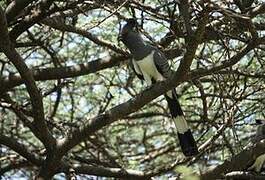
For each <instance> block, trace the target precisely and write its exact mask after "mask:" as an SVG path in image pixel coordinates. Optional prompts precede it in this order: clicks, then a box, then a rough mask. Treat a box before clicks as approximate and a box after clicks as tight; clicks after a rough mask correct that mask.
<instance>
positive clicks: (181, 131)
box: [165, 90, 199, 156]
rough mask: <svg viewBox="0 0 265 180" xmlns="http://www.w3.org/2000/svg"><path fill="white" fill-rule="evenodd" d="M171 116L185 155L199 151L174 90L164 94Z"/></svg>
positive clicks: (192, 154) (191, 154)
mask: <svg viewBox="0 0 265 180" xmlns="http://www.w3.org/2000/svg"><path fill="white" fill-rule="evenodd" d="M165 97H166V100H167V103H168V107H169V110H170V113H171V116H172V118H173V120H174V123H175V126H176V129H177V131H178V138H179V143H180V147H181V149H182V152H183V154H184V155H185V156H194V155H196V154H198V153H199V151H198V148H197V145H196V142H195V140H194V138H193V136H192V133H191V131H190V129H189V126H188V124H187V121H186V119H185V117H184V114H183V111H182V109H181V106H180V104H179V101H178V97H177V94H176V91H175V90H172V91H169V92H167V93H166V94H165Z"/></svg>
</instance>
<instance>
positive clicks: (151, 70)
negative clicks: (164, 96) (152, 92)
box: [137, 51, 164, 81]
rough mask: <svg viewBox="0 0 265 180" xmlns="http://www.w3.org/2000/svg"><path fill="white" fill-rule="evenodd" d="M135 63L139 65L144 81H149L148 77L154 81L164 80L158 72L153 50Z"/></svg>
mask: <svg viewBox="0 0 265 180" xmlns="http://www.w3.org/2000/svg"><path fill="white" fill-rule="evenodd" d="M137 64H138V66H139V67H140V69H141V71H142V73H143V76H144V78H145V80H146V81H149V79H150V80H151V79H152V78H153V79H154V80H156V81H162V80H164V77H163V76H162V75H161V74H160V73H159V72H158V70H157V68H156V65H155V63H154V51H152V52H151V53H150V54H149V55H148V56H146V57H145V58H144V59H142V60H140V61H137ZM146 76H148V77H146ZM146 78H148V79H146Z"/></svg>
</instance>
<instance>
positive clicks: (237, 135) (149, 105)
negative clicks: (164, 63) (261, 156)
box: [0, 0, 265, 179]
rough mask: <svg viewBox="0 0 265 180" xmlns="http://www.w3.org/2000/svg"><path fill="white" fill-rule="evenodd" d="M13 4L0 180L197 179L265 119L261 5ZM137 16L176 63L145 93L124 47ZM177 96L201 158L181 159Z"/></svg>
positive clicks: (0, 113)
mask: <svg viewBox="0 0 265 180" xmlns="http://www.w3.org/2000/svg"><path fill="white" fill-rule="evenodd" d="M14 2H16V1H8V0H7V1H5V2H4V1H1V2H0V6H1V7H2V9H3V11H4V12H5V16H6V20H7V27H5V26H4V25H3V24H4V21H5V18H4V16H1V17H0V21H1V22H0V25H3V26H0V29H1V30H0V32H1V33H0V49H1V53H0V67H1V68H0V98H1V100H0V120H1V123H0V154H1V155H0V162H1V164H0V165H1V166H0V176H2V177H5V178H10V179H12V178H13V179H15V178H16V177H24V178H32V177H33V176H37V175H38V176H40V177H43V178H46V179H49V178H52V177H53V176H54V175H55V174H57V175H56V176H55V178H57V179H63V178H69V179H70V178H71V177H74V176H77V177H79V178H82V179H89V178H94V177H113V178H124V179H129V178H132V179H141V178H142V179H148V178H150V177H155V178H157V179H168V178H170V177H176V178H179V177H180V176H183V177H186V179H191V178H193V179H198V177H199V176H200V174H201V173H204V174H206V175H207V172H208V170H209V168H212V167H215V166H218V165H220V164H222V163H223V162H224V161H225V160H226V159H230V158H232V157H235V155H236V154H238V153H240V152H241V151H242V149H243V148H244V147H246V146H247V145H249V143H250V142H251V138H252V137H253V135H254V134H255V131H256V124H255V120H263V119H264V116H265V114H264V113H263V109H264V103H265V102H264V96H263V94H264V93H265V87H264V79H265V76H264V74H265V72H264V65H265V63H264V60H263V59H264V56H265V54H264V42H265V39H264V25H265V24H264V9H265V8H264V7H265V4H264V2H262V1H259V0H256V1H254V2H253V1H252V3H246V2H247V1H243V2H245V3H241V1H232V0H230V1H223V0H222V1H214V0H213V1H193V0H191V1H188V0H184V1H181V3H178V2H177V1H175V0H167V1H160V0H155V1H154V0H143V1H137V0H127V1H121V0H110V1H99V0H87V1H84V0H71V1H58V0H55V1H51V0H45V1H44V0H35V1H33V0H21V1H20V2H19V3H17V4H16V3H14ZM20 3H21V4H20ZM240 3H241V4H240ZM249 4H250V5H249ZM0 14H2V13H0ZM130 17H136V18H137V20H138V22H139V24H140V26H141V28H140V31H141V32H142V34H143V36H144V39H145V40H146V41H148V42H149V43H151V44H153V45H155V46H157V47H159V48H160V49H161V50H162V51H163V52H164V53H165V54H166V56H167V57H168V59H169V63H170V65H171V67H172V69H173V70H174V71H176V73H175V74H174V75H175V76H174V75H173V78H172V79H171V81H170V80H168V81H166V82H162V84H161V83H158V84H156V85H154V87H152V88H148V89H147V90H146V85H145V84H144V83H143V82H141V81H140V80H139V79H137V77H136V76H135V74H134V73H133V72H132V70H131V69H130V68H129V67H128V64H129V60H130V58H131V57H130V54H129V52H128V51H127V50H126V48H125V46H124V45H123V44H122V43H121V42H119V41H118V39H117V38H118V34H119V32H120V29H121V27H122V25H124V23H125V20H126V19H127V18H130ZM5 28H7V29H5ZM5 31H8V33H9V35H8V37H7V38H6V37H5V34H4V33H2V32H5ZM9 42H12V43H11V45H10V44H9ZM16 52H17V53H18V56H15V55H14V53H16ZM20 57H21V59H19V58H20ZM17 59H18V61H17ZM185 63H186V64H185ZM24 65H25V66H26V67H27V68H24V69H23V67H24ZM176 75H179V76H177V77H176ZM31 79H32V81H30V80H31ZM172 87H177V92H178V94H179V99H180V102H181V105H182V108H183V110H184V112H185V116H186V119H187V121H188V123H189V125H190V127H191V129H192V132H193V135H194V136H195V138H196V140H197V143H198V146H199V147H200V154H199V155H198V156H197V157H194V158H185V157H184V156H183V154H182V153H181V150H180V147H179V145H178V140H177V138H176V137H177V136H176V132H175V129H174V128H172V122H171V120H170V115H169V112H168V109H167V104H166V102H165V100H164V97H163V96H160V95H162V94H163V93H165V92H166V91H167V90H169V89H170V88H172ZM158 96H159V97H158ZM38 102H42V103H43V104H41V103H38ZM42 107H43V108H42ZM113 112H115V113H113ZM42 114H43V115H42ZM259 153H261V152H259ZM264 153H265V152H264ZM256 155H257V154H256ZM256 155H255V156H256ZM253 157H254V156H253ZM253 157H252V158H253ZM251 161H253V159H250V160H249V162H251ZM237 163H239V164H240V162H237ZM243 165H244V164H242V166H243ZM248 165H249V164H248ZM246 169H247V166H245V167H242V169H240V170H246ZM72 170H74V171H72ZM225 171H226V170H224V171H223V172H225ZM231 171H233V169H230V171H229V172H231ZM223 172H220V174H216V177H219V178H224V176H223V174H222V173H223ZM103 179H104V178H103Z"/></svg>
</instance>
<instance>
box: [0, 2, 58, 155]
mask: <svg viewBox="0 0 265 180" xmlns="http://www.w3.org/2000/svg"><path fill="white" fill-rule="evenodd" d="M0 49H2V51H3V52H4V54H5V55H6V56H7V58H8V59H9V60H10V61H11V62H12V63H13V64H14V66H15V67H16V69H17V70H18V72H19V74H20V75H21V78H22V79H23V81H24V82H25V85H26V88H27V91H28V93H29V96H30V101H31V104H32V109H33V112H34V123H33V125H34V126H35V128H36V131H34V132H35V135H36V136H37V137H38V138H39V139H40V140H41V142H42V143H43V144H44V145H45V147H46V148H47V150H50V149H51V148H52V146H54V145H55V144H56V140H55V139H54V138H53V137H52V135H51V134H50V132H49V130H48V127H47V124H46V122H45V119H44V110H43V102H42V97H41V94H40V92H39V90H38V88H37V86H36V83H35V80H34V78H33V74H32V72H31V71H30V69H29V68H28V67H27V65H26V64H25V63H24V60H23V59H22V57H21V56H20V55H19V54H18V52H17V51H16V49H15V48H14V47H13V46H12V44H11V42H10V40H9V36H8V30H7V22H6V18H5V14H4V12H3V10H2V7H0Z"/></svg>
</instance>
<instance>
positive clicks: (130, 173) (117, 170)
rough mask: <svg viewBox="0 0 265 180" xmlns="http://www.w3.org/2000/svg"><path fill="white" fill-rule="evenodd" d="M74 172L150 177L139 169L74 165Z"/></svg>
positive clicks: (139, 177)
mask: <svg viewBox="0 0 265 180" xmlns="http://www.w3.org/2000/svg"><path fill="white" fill-rule="evenodd" d="M75 172H76V173H77V174H87V175H96V176H101V177H102V176H104V177H114V178H123V179H145V180H148V179H150V177H148V176H146V175H145V174H144V173H143V172H141V171H135V170H126V169H120V168H105V167H95V166H79V167H75Z"/></svg>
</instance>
